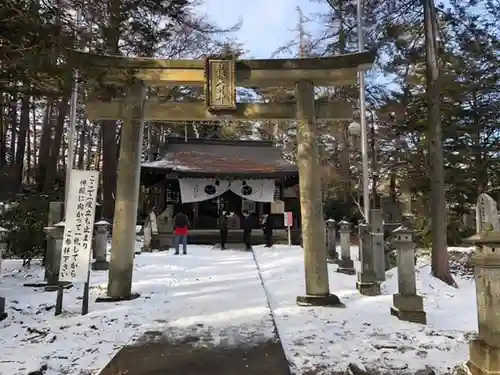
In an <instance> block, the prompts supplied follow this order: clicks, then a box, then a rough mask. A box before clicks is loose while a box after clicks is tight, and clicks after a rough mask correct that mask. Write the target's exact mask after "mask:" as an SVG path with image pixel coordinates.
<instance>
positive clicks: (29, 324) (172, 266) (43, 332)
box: [0, 246, 273, 375]
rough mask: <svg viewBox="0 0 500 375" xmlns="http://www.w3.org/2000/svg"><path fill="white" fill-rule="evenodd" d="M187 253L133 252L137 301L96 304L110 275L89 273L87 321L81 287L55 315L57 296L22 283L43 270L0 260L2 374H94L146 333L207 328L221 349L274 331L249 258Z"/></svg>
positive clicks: (197, 250)
mask: <svg viewBox="0 0 500 375" xmlns="http://www.w3.org/2000/svg"><path fill="white" fill-rule="evenodd" d="M188 252H189V254H188V255H185V256H184V255H179V256H175V255H173V254H172V252H168V253H166V252H159V253H152V254H151V253H143V254H141V255H137V256H136V258H135V259H136V262H135V270H134V284H133V291H134V292H139V293H140V294H141V297H140V298H138V299H136V300H134V301H128V302H121V303H99V304H97V303H94V302H93V301H94V300H95V298H96V297H97V296H99V295H102V294H103V293H104V291H105V288H106V285H107V272H105V271H93V272H92V280H91V305H90V313H89V314H88V315H86V316H81V315H80V311H81V299H79V297H80V296H81V295H82V289H83V287H81V286H75V287H74V288H72V289H70V290H69V291H67V292H65V295H64V309H65V310H66V312H65V313H64V315H63V316H60V317H55V316H54V305H55V298H56V294H55V293H49V292H44V291H43V289H32V288H26V287H23V286H22V284H23V283H24V282H27V281H29V282H34V281H35V280H40V279H41V278H42V275H43V273H42V269H41V268H40V267H33V268H32V269H31V270H30V271H29V272H25V271H23V270H20V262H18V261H4V262H3V268H4V269H3V272H2V277H1V278H0V295H2V296H4V297H6V298H7V312H8V313H9V317H8V318H7V319H6V320H4V321H2V322H0V353H1V358H0V374H2V375H3V374H5V375H18V374H23V375H26V374H28V373H29V372H30V371H34V370H38V369H39V368H40V367H41V366H42V365H43V364H46V365H47V367H48V369H47V372H46V373H45V375H56V374H57V375H60V374H75V375H76V374H80V373H81V370H89V372H85V374H98V373H99V370H100V369H101V368H102V367H104V366H105V365H106V364H107V363H108V362H109V360H110V359H111V357H112V356H113V355H114V354H115V353H116V352H117V350H118V349H119V348H121V347H122V346H123V345H125V344H126V343H127V342H130V340H131V339H132V340H133V339H136V338H138V337H139V336H140V335H142V334H143V333H144V332H145V331H146V330H150V331H151V330H167V329H168V331H169V334H171V335H172V334H178V335H179V336H184V335H186V336H187V335H189V336H191V337H193V336H200V337H201V336H205V337H206V336H207V335H206V334H205V333H206V331H207V330H208V331H210V335H209V336H211V337H212V338H213V340H215V344H217V343H218V341H223V342H224V343H225V344H226V345H227V344H229V345H230V344H232V342H231V340H232V341H236V340H242V339H243V340H244V339H245V338H246V339H249V340H256V339H259V337H258V336H259V335H260V336H264V335H266V333H268V332H272V328H273V327H272V323H271V319H270V310H269V307H268V304H267V299H266V296H265V293H264V291H263V289H262V287H261V281H260V277H259V274H258V271H257V268H256V265H255V262H254V260H253V255H252V254H251V253H245V252H241V251H225V252H221V251H213V250H212V249H211V247H202V246H196V247H191V248H190V249H188ZM133 336H134V337H133ZM256 336H257V337H256ZM261 338H262V337H261ZM228 341H229V342H228ZM201 344H203V343H201ZM92 370H93V371H92Z"/></svg>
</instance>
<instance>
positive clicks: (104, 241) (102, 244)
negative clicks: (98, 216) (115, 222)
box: [92, 220, 109, 271]
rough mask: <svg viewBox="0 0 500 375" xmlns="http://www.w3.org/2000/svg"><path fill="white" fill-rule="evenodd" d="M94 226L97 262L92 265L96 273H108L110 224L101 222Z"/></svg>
mask: <svg viewBox="0 0 500 375" xmlns="http://www.w3.org/2000/svg"><path fill="white" fill-rule="evenodd" d="M94 225H95V228H96V234H95V261H94V263H92V269H93V270H94V271H106V270H108V269H109V263H108V261H107V253H108V236H109V223H108V222H107V221H105V220H100V221H98V222H97V223H95V224H94Z"/></svg>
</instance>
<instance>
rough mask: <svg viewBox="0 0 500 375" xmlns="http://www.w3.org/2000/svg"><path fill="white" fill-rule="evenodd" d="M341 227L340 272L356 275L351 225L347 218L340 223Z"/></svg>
mask: <svg viewBox="0 0 500 375" xmlns="http://www.w3.org/2000/svg"><path fill="white" fill-rule="evenodd" d="M339 227H340V229H339V230H340V255H341V257H342V259H340V260H339V261H338V262H337V263H338V265H339V268H338V269H337V271H338V272H341V273H345V274H348V275H354V274H355V273H356V271H355V270H354V262H353V261H352V259H351V223H350V222H348V221H347V220H346V219H345V218H344V219H343V220H342V221H341V222H340V223H339Z"/></svg>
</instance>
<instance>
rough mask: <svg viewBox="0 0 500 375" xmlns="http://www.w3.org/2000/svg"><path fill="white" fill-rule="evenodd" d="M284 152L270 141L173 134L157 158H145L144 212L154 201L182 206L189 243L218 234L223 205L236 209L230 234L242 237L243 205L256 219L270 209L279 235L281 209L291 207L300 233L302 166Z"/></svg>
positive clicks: (161, 206)
mask: <svg viewBox="0 0 500 375" xmlns="http://www.w3.org/2000/svg"><path fill="white" fill-rule="evenodd" d="M281 152H282V150H281V149H280V148H277V147H275V146H274V144H273V142H272V141H261V140H229V139H224V138H181V137H169V138H167V140H166V143H165V144H164V145H163V146H162V147H160V148H159V150H158V153H157V155H155V159H156V160H155V161H150V162H145V163H143V164H142V169H141V185H142V189H141V195H142V199H141V202H142V207H141V214H145V213H146V212H148V210H150V209H151V208H152V207H154V208H155V211H156V212H157V213H161V212H165V211H168V212H169V216H170V215H172V214H173V215H175V213H176V212H178V211H180V210H182V211H183V212H184V213H186V214H187V215H188V217H189V220H190V222H191V225H190V226H191V228H190V242H191V243H194V242H198V243H199V242H200V241H202V238H206V236H208V235H209V234H213V235H216V234H218V227H217V222H218V218H219V216H220V215H221V213H222V212H223V211H229V212H233V213H234V216H233V218H231V219H230V220H229V226H230V235H229V237H230V240H231V236H233V237H238V238H239V234H240V233H239V232H240V231H241V229H240V228H241V225H240V220H241V216H242V212H243V211H244V210H248V211H249V212H250V213H251V214H252V215H255V219H256V220H254V221H255V222H256V224H258V220H257V219H258V218H260V216H261V215H262V214H270V215H271V216H272V218H273V221H274V223H275V228H276V229H277V230H276V232H277V235H278V237H279V236H284V238H286V231H285V228H284V223H283V221H284V220H283V213H284V212H286V211H290V212H292V214H293V228H294V232H297V233H298V232H299V230H298V228H299V227H300V201H299V188H298V169H297V167H296V165H295V164H293V163H291V162H289V161H287V160H285V159H284V157H283V156H282V153H281ZM141 216H142V215H141ZM231 232H232V233H231ZM254 232H256V233H255V236H258V237H260V236H262V233H261V231H260V230H259V231H254ZM281 232H283V233H281ZM294 237H295V236H294ZM294 242H295V241H294Z"/></svg>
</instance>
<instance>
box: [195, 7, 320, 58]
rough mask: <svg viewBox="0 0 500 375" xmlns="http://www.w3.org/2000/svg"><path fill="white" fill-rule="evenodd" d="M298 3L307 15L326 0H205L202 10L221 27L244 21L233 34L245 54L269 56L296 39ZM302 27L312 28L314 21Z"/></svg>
mask: <svg viewBox="0 0 500 375" xmlns="http://www.w3.org/2000/svg"><path fill="white" fill-rule="evenodd" d="M297 6H300V7H301V9H302V12H303V13H304V14H305V15H306V16H307V14H311V13H317V12H320V11H322V10H325V9H327V5H326V0H325V1H324V4H321V3H313V2H311V1H310V0H204V4H203V5H202V7H201V11H202V12H203V13H205V14H206V15H207V17H208V18H209V20H211V21H213V22H214V23H215V24H217V25H218V26H220V27H229V26H232V25H234V24H235V23H237V22H238V21H239V20H241V21H243V25H242V28H241V30H240V31H239V32H237V33H236V34H235V36H234V37H235V39H236V40H237V41H238V42H240V43H242V44H243V45H244V48H245V50H247V51H248V52H247V53H246V55H245V57H247V58H250V57H251V58H269V57H271V55H272V54H273V52H275V51H276V50H277V49H278V48H280V47H282V46H284V45H287V44H288V43H289V42H290V41H291V40H294V39H295V40H296V39H297V36H298V33H297V31H294V29H296V28H297V23H298V20H299V16H298V13H297ZM305 27H306V28H308V29H310V30H311V31H313V30H314V24H310V23H309V24H307V25H306V26H305ZM294 52H295V51H294ZM285 56H286V55H285Z"/></svg>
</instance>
